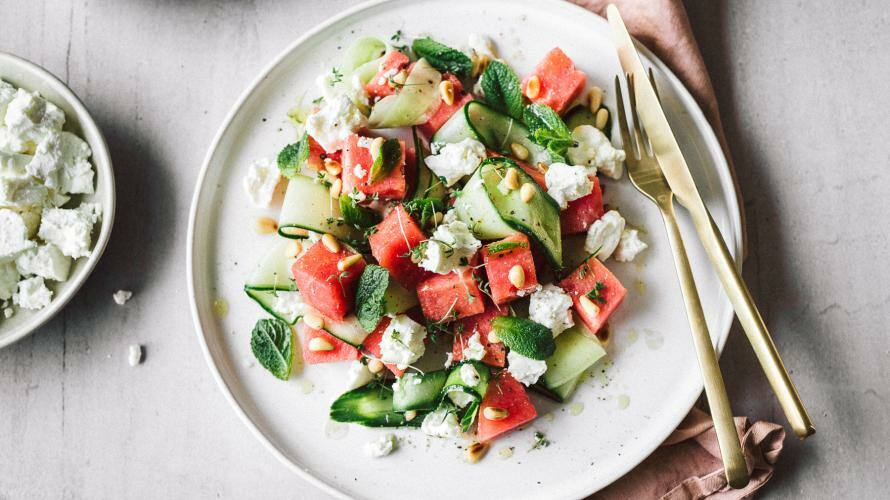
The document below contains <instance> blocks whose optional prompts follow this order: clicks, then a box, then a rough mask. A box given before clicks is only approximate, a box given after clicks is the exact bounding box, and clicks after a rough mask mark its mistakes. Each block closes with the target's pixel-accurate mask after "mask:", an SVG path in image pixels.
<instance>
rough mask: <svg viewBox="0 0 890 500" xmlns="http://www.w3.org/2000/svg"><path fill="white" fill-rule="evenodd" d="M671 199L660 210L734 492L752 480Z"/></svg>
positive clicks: (665, 199)
mask: <svg viewBox="0 0 890 500" xmlns="http://www.w3.org/2000/svg"><path fill="white" fill-rule="evenodd" d="M672 199H673V197H672V196H670V194H668V196H665V197H659V199H658V206H659V208H660V209H661V215H662V217H663V218H664V225H665V229H667V233H668V240H669V241H670V243H671V250H672V251H673V254H674V265H675V266H676V268H677V278H678V279H679V281H680V290H681V291H682V292H683V303H684V305H685V306H686V316H687V317H688V318H689V328H690V330H692V340H693V344H694V345H695V352H696V355H697V357H698V364H699V368H700V369H701V375H702V381H703V382H704V386H705V396H707V399H708V406H709V407H710V409H711V418H713V420H714V431H715V432H716V433H717V445H718V446H719V447H720V455H721V457H722V458H723V469H724V472H725V474H726V481H727V482H728V483H729V485H730V486H731V487H733V488H736V489H738V488H743V487H744V486H745V485H747V484H748V481H749V479H750V477H749V475H748V465H747V463H746V462H745V456H744V455H743V454H742V446H741V444H740V443H739V435H738V432H737V431H736V427H735V422H734V421H733V415H732V407H731V405H730V403H729V396H727V394H726V386H725V385H724V383H723V375H722V374H721V373H720V364H719V363H718V361H717V354H716V353H715V352H714V345H713V344H712V343H711V335H710V334H709V333H708V324H707V322H706V321H705V313H704V311H702V307H701V300H700V299H699V295H698V290H697V288H696V286H695V278H694V277H693V275H692V268H691V267H690V266H689V257H688V256H687V254H686V247H685V245H684V244H683V237H682V236H681V234H680V226H679V225H678V224H677V216H676V214H675V213H674V204H673V201H672Z"/></svg>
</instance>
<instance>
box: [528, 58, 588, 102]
mask: <svg viewBox="0 0 890 500" xmlns="http://www.w3.org/2000/svg"><path fill="white" fill-rule="evenodd" d="M533 75H537V77H538V79H540V81H541V92H540V93H539V94H538V95H537V97H535V98H534V99H531V101H532V102H535V103H537V104H546V105H547V106H550V107H551V108H553V110H554V111H556V112H557V113H562V112H563V111H565V110H566V109H567V108H568V105H569V104H570V103H571V102H572V100H574V99H575V98H576V97H578V95H579V94H580V93H581V92H582V91H583V90H584V86H585V85H586V84H587V76H586V75H584V72H582V71H579V70H578V69H576V68H575V63H574V62H572V60H571V59H570V58H569V56H567V55H566V54H565V52H563V51H562V49H560V48H559V47H555V48H554V49H553V50H551V51H550V52H548V53H547V55H545V56H544V59H542V60H541V62H539V63H538V65H537V66H535V70H534V71H533V72H532V74H531V75H529V76H527V77H525V79H523V80H522V89H523V91H524V92H523V93H525V94H526V95H527V90H526V89H527V88H528V87H527V85H528V80H529V78H531V77H532V76H533Z"/></svg>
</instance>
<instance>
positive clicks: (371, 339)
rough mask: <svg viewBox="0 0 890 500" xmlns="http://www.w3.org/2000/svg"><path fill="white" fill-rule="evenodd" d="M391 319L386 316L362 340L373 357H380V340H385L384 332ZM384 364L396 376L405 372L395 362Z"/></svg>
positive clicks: (365, 350) (367, 351)
mask: <svg viewBox="0 0 890 500" xmlns="http://www.w3.org/2000/svg"><path fill="white" fill-rule="evenodd" d="M389 321H390V319H389V318H388V317H386V316H384V317H383V319H381V320H380V323H379V324H378V325H377V328H375V329H374V331H373V332H371V333H370V334H368V336H367V337H365V341H364V342H362V345H363V346H364V352H365V353H366V354H368V355H370V356H371V357H374V358H377V359H380V342H381V341H382V340H383V332H384V331H385V330H386V327H388V326H389ZM383 365H384V366H386V368H387V369H388V370H389V371H391V372H392V373H393V375H395V376H396V377H401V376H402V375H404V374H405V370H400V369H399V367H398V366H396V365H394V364H390V363H383Z"/></svg>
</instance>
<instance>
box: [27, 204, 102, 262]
mask: <svg viewBox="0 0 890 500" xmlns="http://www.w3.org/2000/svg"><path fill="white" fill-rule="evenodd" d="M98 209H99V206H98V205H97V204H94V203H84V204H82V205H81V206H80V207H78V208H74V209H66V208H50V209H47V210H44V211H43V219H42V220H41V221H40V230H39V231H38V232H37V236H39V237H40V238H41V239H43V241H45V242H47V243H52V244H53V245H55V246H57V247H58V248H59V250H61V251H62V253H63V254H65V255H67V256H68V257H74V258H78V257H86V256H88V255H89V254H90V241H91V240H92V238H91V234H92V232H93V224H95V223H96V222H97V219H98Z"/></svg>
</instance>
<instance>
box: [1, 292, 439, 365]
mask: <svg viewBox="0 0 890 500" xmlns="http://www.w3.org/2000/svg"><path fill="white" fill-rule="evenodd" d="M0 279H2V278H0ZM0 293H2V288H0ZM0 298H2V297H0ZM453 364H454V354H453V353H450V352H449V353H446V354H445V368H446V369H448V368H451V365H453Z"/></svg>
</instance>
